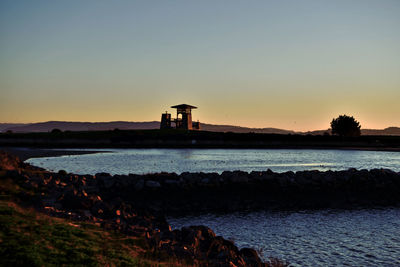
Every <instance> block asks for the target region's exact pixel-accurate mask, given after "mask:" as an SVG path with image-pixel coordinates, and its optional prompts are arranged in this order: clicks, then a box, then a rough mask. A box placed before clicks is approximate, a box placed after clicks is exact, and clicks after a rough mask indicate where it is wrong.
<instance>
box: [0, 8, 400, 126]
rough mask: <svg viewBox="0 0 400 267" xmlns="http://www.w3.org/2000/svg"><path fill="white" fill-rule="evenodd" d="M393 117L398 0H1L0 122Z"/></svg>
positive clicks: (370, 120) (391, 120) (398, 65)
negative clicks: (178, 109) (187, 115)
mask: <svg viewBox="0 0 400 267" xmlns="http://www.w3.org/2000/svg"><path fill="white" fill-rule="evenodd" d="M181 103H187V104H191V105H194V106H197V107H198V109H196V110H194V111H193V118H194V120H199V121H200V122H204V123H213V124H230V125H240V126H248V127H259V128H263V127H275V128H282V129H290V130H300V131H306V130H316V129H327V128H329V123H330V122H331V120H332V119H333V118H334V117H337V116H338V115H340V114H347V115H351V116H354V117H355V118H356V119H357V120H358V121H359V122H360V124H361V126H362V128H376V129H382V128H385V127H389V126H400V1H398V0H393V1H389V0H379V1H378V0H374V1H370V0H350V1H349V0H343V1H339V0H338V1H335V0H331V1H323V0H322V1H321V0H303V1H297V0H292V1H289V0H282V1H236V0H232V1H222V0H221V1H219V0H213V1H205V0H204V1H187V0H182V1H155V0H154V1H120V0H115V1H101V0H93V1H90V0H68V1H41V0H35V1H31V0H29V1H24V0H20V1H15V0H10V1H9V0H2V1H0V122H8V123H11V122H15V123H26V122H42V121H49V120H64V121H92V122H95V121H154V120H160V118H161V113H162V112H165V111H170V112H172V114H173V115H174V113H173V109H171V108H170V106H172V105H176V104H181Z"/></svg>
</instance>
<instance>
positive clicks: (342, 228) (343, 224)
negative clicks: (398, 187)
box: [28, 149, 400, 266]
mask: <svg viewBox="0 0 400 267" xmlns="http://www.w3.org/2000/svg"><path fill="white" fill-rule="evenodd" d="M28 162H29V163H32V164H34V165H37V166H41V167H44V168H47V169H49V170H53V171H58V170H60V169H64V170H66V171H68V172H74V173H80V174H95V173H97V172H109V173H112V174H128V173H137V174H143V173H154V172H161V171H164V172H176V173H182V172H185V171H189V172H200V171H202V172H218V173H221V172H223V171H225V170H243V171H248V172H250V171H253V170H258V171H262V170H266V169H268V168H269V169H271V170H273V171H276V172H284V171H289V170H290V171H299V170H321V171H325V170H343V169H348V168H357V169H373V168H389V169H392V170H394V171H400V153H398V152H374V151H349V150H293V149H281V150H269V149H262V150H254V149H241V150H239V149H111V150H109V152H107V153H98V154H89V155H76V156H75V155H74V156H62V157H54V158H36V159H30V160H28ZM168 220H169V222H170V223H171V225H172V226H173V227H175V228H180V227H182V226H188V225H207V226H209V227H211V228H212V229H213V230H214V231H215V232H216V233H217V234H218V235H222V236H224V237H225V238H228V239H232V240H234V241H235V243H236V244H237V245H238V246H239V247H253V248H255V249H257V250H258V251H260V252H261V254H262V255H264V258H265V259H267V257H270V256H272V257H277V258H280V259H284V260H287V261H289V262H290V263H292V264H293V265H294V266H346V265H347V266H400V209H398V208H386V209H367V210H351V211H349V210H320V211H303V212H271V211H263V212H251V213H231V214H226V215H212V214H209V215H201V216H190V217H183V218H169V219H168Z"/></svg>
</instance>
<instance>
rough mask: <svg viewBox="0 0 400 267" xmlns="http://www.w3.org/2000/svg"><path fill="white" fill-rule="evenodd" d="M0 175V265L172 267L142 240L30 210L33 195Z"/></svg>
mask: <svg viewBox="0 0 400 267" xmlns="http://www.w3.org/2000/svg"><path fill="white" fill-rule="evenodd" d="M5 173H6V172H5V171H1V173H0V265H1V266H176V265H180V264H179V263H178V262H177V261H175V260H174V259H167V260H164V261H162V262H160V261H159V260H158V259H155V258H154V256H153V255H151V253H149V252H148V249H149V248H148V246H147V243H146V242H145V240H144V238H141V237H133V236H126V235H123V234H121V233H119V232H117V231H108V230H105V229H103V228H102V227H100V226H99V225H97V224H96V223H90V222H79V221H72V220H68V219H62V218H54V217H50V216H48V215H45V214H43V213H40V212H37V211H36V210H35V209H34V208H33V207H32V206H31V205H30V203H31V201H32V200H34V197H35V194H36V192H35V190H28V189H24V188H21V187H20V186H19V185H18V184H16V183H15V182H14V181H13V179H11V178H10V177H7V176H6V175H5Z"/></svg>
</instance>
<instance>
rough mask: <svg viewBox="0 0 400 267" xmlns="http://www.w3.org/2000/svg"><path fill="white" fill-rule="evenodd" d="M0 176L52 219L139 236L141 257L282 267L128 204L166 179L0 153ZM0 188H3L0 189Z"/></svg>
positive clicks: (208, 232)
mask: <svg viewBox="0 0 400 267" xmlns="http://www.w3.org/2000/svg"><path fill="white" fill-rule="evenodd" d="M0 173H1V175H0V179H11V180H12V181H13V182H14V183H15V184H17V185H18V186H19V187H20V188H21V190H20V192H19V193H18V194H17V195H18V200H16V201H21V200H24V203H25V205H26V203H31V204H32V205H33V206H34V207H35V208H36V209H38V210H39V211H42V212H44V213H46V214H49V215H51V216H56V217H62V218H69V219H71V220H79V221H88V222H91V223H95V224H98V225H100V226H102V227H104V228H105V229H111V230H116V231H120V232H122V233H124V234H126V235H132V236H137V237H140V238H143V239H144V240H145V242H146V246H147V251H145V252H144V253H145V254H146V255H147V256H149V257H152V258H159V259H160V260H167V261H168V259H174V260H178V261H180V262H182V263H184V264H188V265H196V266H285V264H284V263H282V262H280V261H278V260H272V261H271V262H268V263H264V262H262V261H261V259H260V257H259V256H258V254H257V252H256V251H255V250H253V249H251V248H242V249H239V248H237V247H236V246H235V245H234V243H233V242H231V241H228V240H225V239H224V238H222V237H220V236H216V235H215V233H214V232H213V231H212V230H211V229H210V228H207V227H205V226H191V227H185V228H182V229H181V230H173V231H172V230H171V227H170V226H169V224H168V223H167V221H166V220H165V217H164V216H162V215H161V213H157V214H156V213H154V212H153V211H152V210H156V209H157V208H154V207H153V208H149V207H148V206H147V205H145V204H144V202H143V201H141V202H140V205H136V203H134V202H131V200H132V199H134V198H131V197H129V196H132V194H135V192H142V193H144V192H145V191H147V190H161V189H162V187H163V186H165V185H166V184H169V185H170V183H169V182H167V181H166V180H165V181H162V182H161V181H155V180H149V179H146V180H144V179H143V178H142V179H135V178H132V177H130V176H117V175H116V176H110V175H107V174H98V175H96V176H92V175H74V174H67V173H66V172H64V171H60V172H58V173H52V172H48V171H45V170H43V169H40V168H35V167H32V166H30V165H28V164H24V163H22V162H21V161H19V160H18V159H17V158H16V157H13V156H10V155H8V154H6V153H2V152H1V151H0ZM136 178H137V177H136ZM0 185H1V184H0ZM176 186H178V184H176ZM123 188H124V189H123ZM0 189H1V190H3V189H2V188H1V186H0ZM22 189H23V190H22ZM154 192H155V191H154ZM146 255H144V256H146Z"/></svg>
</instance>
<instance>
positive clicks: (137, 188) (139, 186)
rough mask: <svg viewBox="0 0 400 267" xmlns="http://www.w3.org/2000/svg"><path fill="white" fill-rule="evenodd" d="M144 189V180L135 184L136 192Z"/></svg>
mask: <svg viewBox="0 0 400 267" xmlns="http://www.w3.org/2000/svg"><path fill="white" fill-rule="evenodd" d="M143 187H144V180H143V179H140V180H139V181H137V182H136V184H135V190H137V191H140V190H142V189H143Z"/></svg>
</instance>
